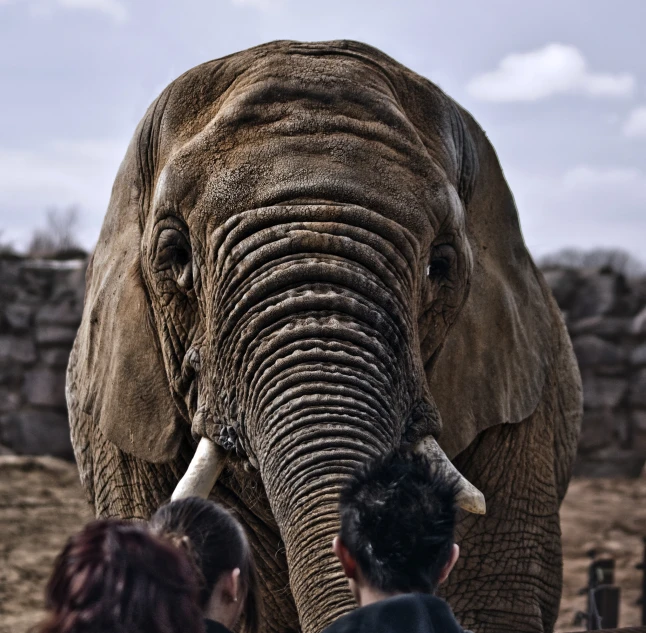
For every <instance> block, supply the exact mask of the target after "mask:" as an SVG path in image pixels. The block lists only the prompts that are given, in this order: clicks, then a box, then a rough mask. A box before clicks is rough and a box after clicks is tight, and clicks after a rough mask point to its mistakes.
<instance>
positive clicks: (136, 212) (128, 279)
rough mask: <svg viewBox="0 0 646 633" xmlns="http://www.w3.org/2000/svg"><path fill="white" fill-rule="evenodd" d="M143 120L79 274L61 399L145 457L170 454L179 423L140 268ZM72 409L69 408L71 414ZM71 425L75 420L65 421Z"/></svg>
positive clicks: (108, 435)
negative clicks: (76, 325)
mask: <svg viewBox="0 0 646 633" xmlns="http://www.w3.org/2000/svg"><path fill="white" fill-rule="evenodd" d="M145 122H146V120H145V119H144V122H142V124H141V127H140V129H139V130H138V132H137V133H136V134H135V136H134V138H133V141H132V143H131V144H130V147H129V148H128V152H127V154H126V157H125V159H124V161H123V163H122V164H121V167H120V169H119V173H118V174H117V178H116V181H115V184H114V187H113V190H112V197H111V199H110V205H109V207H108V212H107V214H106V217H105V220H104V223H103V227H102V229H101V235H100V237H99V242H98V244H97V247H96V249H95V251H94V254H93V256H92V261H91V262H90V265H89V267H88V271H87V275H86V295H85V305H84V309H83V318H82V321H81V326H80V329H79V331H78V334H77V337H76V341H75V343H74V353H73V355H72V359H73V360H72V363H75V364H76V367H70V372H69V376H70V377H74V378H73V379H72V380H70V382H69V384H68V392H69V393H68V401H70V402H76V403H78V408H80V409H81V411H83V412H84V413H86V414H88V415H89V416H90V418H91V420H92V421H93V422H94V424H96V425H97V426H98V427H99V429H100V430H101V433H102V434H103V436H104V437H105V438H106V439H108V440H109V441H111V442H113V443H114V444H115V445H116V446H117V447H118V448H120V449H121V450H123V451H125V452H126V453H129V454H131V455H134V456H135V457H138V458H141V459H144V460H146V461H149V462H158V463H159V462H165V461H169V460H171V459H172V458H173V457H174V456H175V455H176V453H177V450H178V448H179V444H180V441H181V437H182V433H181V428H180V425H181V424H182V420H181V416H180V414H179V410H178V409H177V406H176V405H175V402H174V400H173V396H172V394H171V390H170V384H169V381H168V379H167V377H166V372H165V370H164V365H163V361H162V354H161V348H160V344H159V340H158V337H157V334H156V332H155V328H154V326H153V318H152V312H151V306H150V301H149V299H148V295H147V292H146V288H145V285H144V281H143V278H142V274H141V260H140V249H141V237H142V230H141V222H142V219H141V218H142V207H143V205H142V196H143V195H144V193H143V192H145V190H146V187H145V186H143V184H142V180H141V178H142V176H141V174H142V170H141V169H140V166H139V161H138V157H139V146H140V144H141V142H142V141H141V138H142V137H143V136H144V135H143V134H142V128H144V129H145V127H146V126H145ZM74 410H75V407H70V413H71V415H74ZM71 422H72V424H75V423H76V424H80V421H79V420H72V421H71Z"/></svg>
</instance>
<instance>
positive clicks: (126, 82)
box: [0, 0, 646, 261]
mask: <svg viewBox="0 0 646 633" xmlns="http://www.w3.org/2000/svg"><path fill="white" fill-rule="evenodd" d="M644 25H646V1H645V0H615V1H614V2H608V0H541V2H537V1H533V2H531V1H530V0H524V1H523V0H486V2H484V1H482V0H453V1H451V2H447V1H446V0H442V1H438V0H391V1H383V0H366V1H363V0H325V2H319V1H316V0H182V1H181V2H179V1H177V2H170V1H162V0H0V86H1V87H2V88H1V91H0V95H1V100H0V104H1V105H0V108H1V110H0V112H1V114H2V116H0V230H1V231H2V234H1V235H0V241H2V242H6V241H9V240H11V241H13V242H14V244H15V245H17V246H19V247H24V246H25V245H26V244H27V243H28V241H29V236H30V234H31V232H32V231H33V230H34V228H37V227H39V226H41V225H42V224H43V223H44V218H45V210H46V209H47V208H48V207H51V206H58V207H64V206H66V205H71V204H77V205H79V207H80V209H81V210H82V214H81V221H80V226H79V231H80V233H81V235H82V240H83V242H84V244H85V245H86V246H88V247H90V246H91V245H92V244H93V243H94V240H95V239H96V237H97V236H98V232H99V228H100V225H101V221H102V217H103V213H104V211H105V208H106V205H107V202H108V197H109V193H110V188H111V185H112V181H113V178H114V176H115V174H116V170H117V167H118V164H119V162H120V160H121V158H122V157H123V154H124V152H125V148H126V145H127V143H128V141H129V138H130V136H131V135H132V132H133V131H134V128H135V126H136V124H137V122H138V121H139V119H140V118H141V116H142V115H143V113H144V111H145V110H146V107H147V106H148V104H149V103H150V102H151V101H152V100H153V99H154V98H155V96H156V95H157V94H158V93H159V92H160V91H161V89H162V88H163V87H164V86H165V85H166V84H167V83H169V82H170V81H171V80H172V79H173V78H175V77H176V76H178V75H179V74H181V73H182V72H183V71H185V70H187V69H188V68H190V67H192V66H194V65H196V64H198V63H201V62H204V61H206V60H209V59H213V58H216V57H220V56H222V55H227V54H229V53H232V52H234V51H237V50H241V49H244V48H247V47H249V46H253V45H255V44H259V43H262V42H265V41H269V40H274V39H296V40H325V39H339V38H351V39H356V40H361V41H364V42H367V43H369V44H372V45H374V46H377V47H378V48H380V49H382V50H383V51H384V52H386V53H388V54H389V55H391V56H392V57H394V58H396V59H397V60H399V61H401V62H403V63H404V64H406V65H408V66H409V67H411V68H412V69H413V70H415V71H417V72H419V73H421V74H423V75H425V76H426V77H428V78H429V79H431V80H433V81H434V82H436V83H437V84H439V85H440V86H441V87H442V88H443V89H444V90H445V91H446V92H447V93H448V94H449V95H451V96H452V97H453V98H455V99H456V100H457V101H458V102H459V103H461V104H462V105H463V106H465V107H466V108H467V109H468V110H470V111H471V112H472V113H473V115H474V116H475V117H476V119H477V120H478V121H479V122H480V124H481V125H482V126H483V127H484V129H485V130H486V132H487V133H488V135H489V138H490V139H491V140H492V141H493V143H494V146H495V147H496V149H497V151H498V154H499V156H500V159H501V162H502V165H503V168H504V169H505V173H506V175H507V179H508V181H509V182H510V184H511V187H512V190H513V191H514V194H515V196H516V201H517V203H518V208H519V211H520V215H521V222H522V225H523V230H524V234H525V239H526V242H527V244H528V246H529V247H530V249H531V250H532V252H533V253H534V254H535V255H538V256H540V255H543V254H545V253H549V252H552V251H555V250H557V249H559V248H562V247H565V246H575V247H582V248H592V247H596V246H604V247H611V246H620V247H624V248H626V249H627V250H629V251H630V252H631V253H632V254H634V255H635V256H637V257H639V258H640V259H642V260H643V261H644V260H646V253H645V252H644V242H645V238H646V44H645V43H644V41H645V40H644V38H645V31H644Z"/></svg>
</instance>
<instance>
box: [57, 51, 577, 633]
mask: <svg viewBox="0 0 646 633" xmlns="http://www.w3.org/2000/svg"><path fill="white" fill-rule="evenodd" d="M68 404H69V409H70V415H71V425H72V437H73V443H74V448H75V451H76V457H77V460H78V463H79V466H80V470H81V477H82V481H83V485H84V486H85V489H86V490H87V493H88V495H89V498H90V500H91V502H92V503H93V504H94V507H95V508H96V511H97V513H98V514H99V515H102V516H122V517H129V518H133V517H148V516H149V515H150V513H151V512H152V511H154V510H155V508H156V507H158V506H159V505H160V504H161V503H162V502H163V501H164V500H166V499H167V498H168V497H169V496H170V494H171V492H172V491H173V488H174V486H175V485H176V483H177V481H178V479H179V478H180V477H181V475H182V474H183V472H184V471H185V469H186V467H187V464H188V462H189V461H190V458H191V456H192V453H193V451H194V449H195V440H196V438H199V437H200V436H206V437H209V438H212V439H213V440H215V442H217V443H219V444H221V445H222V446H224V447H225V448H227V449H228V450H230V455H231V457H230V458H229V461H228V465H227V467H226V469H225V471H224V473H223V475H222V476H221V477H220V480H219V481H218V483H217V485H216V487H215V489H214V491H213V493H212V496H213V498H215V499H218V500H220V501H222V502H223V503H225V504H227V505H228V506H230V507H233V508H235V509H236V510H237V511H238V513H239V514H240V516H241V518H242V521H243V522H244V523H245V525H246V526H247V528H248V529H249V531H250V535H251V541H252V543H253V547H254V549H255V552H256V556H257V559H258V563H259V566H260V571H261V575H262V583H263V586H264V588H265V590H266V591H265V611H266V630H267V631H293V630H297V629H298V627H299V621H300V626H301V627H302V630H303V631H305V632H306V633H314V632H317V631H320V630H321V629H322V628H323V627H324V626H326V625H327V624H329V623H330V622H331V621H333V620H334V619H335V618H337V617H338V616H339V615H341V614H342V613H344V612H346V611H347V610H349V609H350V608H352V606H353V604H352V600H351V597H350V594H349V592H348V590H347V588H346V583H345V580H344V578H343V577H342V574H341V570H340V567H339V566H338V564H337V563H336V561H335V560H334V558H333V555H332V551H331V548H330V543H331V541H332V537H333V536H334V534H335V532H336V530H337V527H338V526H337V510H336V498H337V491H338V489H339V486H340V484H341V482H342V481H343V480H344V477H346V476H347V474H348V473H349V472H350V471H351V470H352V469H353V468H354V467H355V466H356V465H357V464H358V463H360V462H363V461H364V460H366V459H368V458H370V457H373V456H375V455H380V454H383V453H385V452H386V451H387V450H389V449H391V448H392V447H396V446H400V445H403V446H410V445H412V444H413V443H415V442H417V441H418V440H419V439H421V438H422V437H425V436H427V435H432V436H434V437H436V438H438V441H439V443H440V445H441V446H442V448H443V449H444V450H445V452H446V453H447V455H448V456H449V457H450V458H451V459H452V460H453V461H454V463H455V464H456V465H457V467H458V468H459V469H460V470H461V472H462V473H463V474H464V475H465V476H466V477H467V478H468V479H469V480H470V481H471V482H472V483H473V484H474V485H476V486H477V487H478V488H479V489H480V490H481V491H482V492H483V493H484V495H485V497H486V500H487V505H488V512H487V515H486V516H484V517H480V516H476V515H464V516H463V517H462V520H461V522H460V527H459V539H460V542H461V545H462V558H461V559H460V562H459V563H458V566H457V569H456V570H455V572H454V574H453V575H452V581H451V583H450V584H449V585H448V586H447V587H446V590H445V595H446V597H447V598H448V600H449V602H450V604H451V605H452V607H453V609H454V610H455V612H456V613H457V615H458V616H459V618H460V619H461V620H462V622H463V624H464V625H465V626H466V627H468V628H472V629H473V630H474V631H482V632H485V631H507V630H508V631H514V632H518V631H551V630H552V628H553V625H554V621H555V618H556V614H557V610H558V604H559V598H560V591H561V547H560V530H559V522H558V509H559V504H560V502H561V500H562V498H563V495H564V494H565V490H566V488H567V482H568V479H569V476H570V469H571V465H572V460H573V457H574V453H575V448H576V440H577V434H578V425H579V419H580V415H581V390H580V379H579V375H578V372H577V369H576V365H575V363H574V361H573V356H572V351H571V345H570V341H569V339H568V337H567V333H566V330H565V328H564V325H563V322H562V320H561V318H560V315H559V313H558V310H557V308H556V305H555V303H554V301H553V299H552V297H551V295H550V293H549V291H548V290H547V288H546V285H545V283H544V281H543V278H542V277H541V274H540V273H539V272H538V271H537V269H536V267H535V266H534V264H533V262H532V261H531V259H530V257H529V255H528V253H527V251H526V249H525V246H524V243H523V240H522V236H521V233H520V228H519V224H518V217H517V213H516V209H515V206H514V202H513V198H512V196H511V193H510V191H509V189H508V187H507V184H506V183H505V180H504V178H503V175H502V172H501V169H500V166H499V164H498V161H497V159H496V156H495V153H494V151H493V148H492V147H491V145H490V143H489V142H488V140H487V139H486V137H485V135H484V133H483V132H482V130H481V129H480V128H479V127H478V125H477V124H476V123H475V122H474V120H473V119H472V118H471V116H470V115H469V114H468V113H467V112H465V111H464V110H462V109H461V108H460V107H459V106H458V105H456V104H455V103H454V102H453V101H452V100H451V99H449V98H448V97H447V96H446V95H444V94H443V93H442V92H441V91H440V90H439V89H438V88H437V87H436V86H434V85H433V84H431V83H430V82H428V81H427V80H425V79H423V78H421V77H419V76H418V75H416V74H414V73H412V72H411V71H409V70H407V69H406V68H404V67H402V66H401V65H399V64H398V63H397V62H395V61H394V60H392V59H390V58H388V57H386V56H385V55H384V54H382V53H380V52H379V51H377V50H375V49H373V48H370V47H368V46H365V45H362V44H358V43H354V42H327V43H313V44H303V43H296V42H274V43H271V44H267V45H264V46H259V47H257V48H254V49H251V50H248V51H244V52H242V53H238V54H236V55H232V56H229V57H226V58H223V59H221V60H216V61H213V62H209V63H207V64H204V65H202V66H198V67H197V68H194V69H193V70H190V71H189V72H187V73H186V74H184V75H183V76H181V77H180V78H179V79H177V80H176V81H174V82H173V83H172V84H171V85H170V86H169V87H168V88H167V89H166V90H165V91H164V92H163V93H162V94H161V95H160V97H159V98H158V99H157V100H156V101H155V103H154V104H153V105H152V106H151V107H150V109H149V110H148V112H147V113H146V115H145V117H144V119H143V121H142V122H141V124H140V125H139V127H138V129H137V131H136V133H135V135H134V138H133V140H132V143H131V144H130V147H129V149H128V152H127V154H126V157H125V159H124V162H123V164H122V166H121V168H120V170H119V173H118V175H117V179H116V182H115V185H114V189H113V193H112V198H111V202H110V207H109V209H108V212H107V215H106V218H105V222H104V225H103V229H102V232H101V236H100V239H99V243H98V245H97V248H96V251H95V253H94V256H93V259H92V262H91V265H90V267H89V269H88V273H87V296H86V304H85V312H84V316H83V323H82V325H81V329H80V331H79V334H78V337H77V339H76V343H75V346H74V351H73V354H72V358H71V361H70V366H69V373H68Z"/></svg>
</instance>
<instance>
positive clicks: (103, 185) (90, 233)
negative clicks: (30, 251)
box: [0, 139, 127, 248]
mask: <svg viewBox="0 0 646 633" xmlns="http://www.w3.org/2000/svg"><path fill="white" fill-rule="evenodd" d="M126 147H127V141H125V140H113V139H94V140H85V141H57V142H53V143H48V144H45V145H43V146H41V147H37V148H34V149H33V150H23V149H5V148H0V220H1V221H0V225H1V226H2V229H3V235H2V239H3V241H7V240H10V241H12V242H13V243H14V244H15V245H16V246H17V247H19V248H24V247H25V246H26V245H27V243H28V241H29V237H30V235H31V233H32V231H33V229H34V228H35V227H36V226H39V225H41V224H42V222H43V219H44V212H45V210H46V209H47V208H49V207H52V206H58V207H62V206H68V205H79V207H80V208H81V213H82V215H81V218H80V230H81V232H82V234H81V236H80V237H81V239H82V241H83V245H84V246H87V247H92V246H93V245H94V243H95V242H96V239H97V237H98V234H99V229H100V227H101V222H102V219H103V214H104V213H105V210H106V208H107V206H108V201H109V198H110V191H111V188H112V182H113V181H114V178H115V176H116V174H117V169H118V167H119V163H120V162H121V160H122V159H123V156H124V155H125V151H126Z"/></svg>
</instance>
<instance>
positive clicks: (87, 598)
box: [35, 520, 204, 633]
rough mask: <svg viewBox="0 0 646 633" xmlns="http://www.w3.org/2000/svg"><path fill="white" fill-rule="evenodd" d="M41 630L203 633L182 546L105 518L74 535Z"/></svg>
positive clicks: (55, 575) (52, 583) (61, 558)
mask: <svg viewBox="0 0 646 633" xmlns="http://www.w3.org/2000/svg"><path fill="white" fill-rule="evenodd" d="M45 597H46V608H47V611H48V614H47V616H46V617H45V619H44V621H43V622H42V623H41V624H40V625H39V626H37V627H36V628H35V630H36V631H37V632H38V633H115V632H118V633H180V632H184V631H197V632H202V631H203V630H204V628H203V626H204V625H203V620H202V614H201V612H200V609H199V607H198V604H197V584H196V581H195V578H194V574H193V569H192V566H191V564H190V562H189V560H188V559H187V557H186V556H184V555H183V554H182V553H181V552H179V551H178V550H177V549H176V548H174V547H172V545H170V544H169V543H167V542H166V541H164V540H163V539H160V538H157V537H155V536H154V535H153V534H151V533H150V532H149V531H147V530H146V529H144V528H143V527H142V526H138V525H135V524H127V523H123V522H121V521H114V520H104V521H95V522H93V523H89V524H88V525H87V526H85V528H84V529H83V530H81V532H79V533H78V534H76V535H75V536H72V537H71V538H70V539H69V540H68V542H67V544H66V545H65V547H64V549H63V551H62V552H61V553H60V554H59V555H58V557H57V559H56V562H55V564H54V570H53V572H52V576H51V578H50V580H49V582H48V584H47V589H46V592H45Z"/></svg>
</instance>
